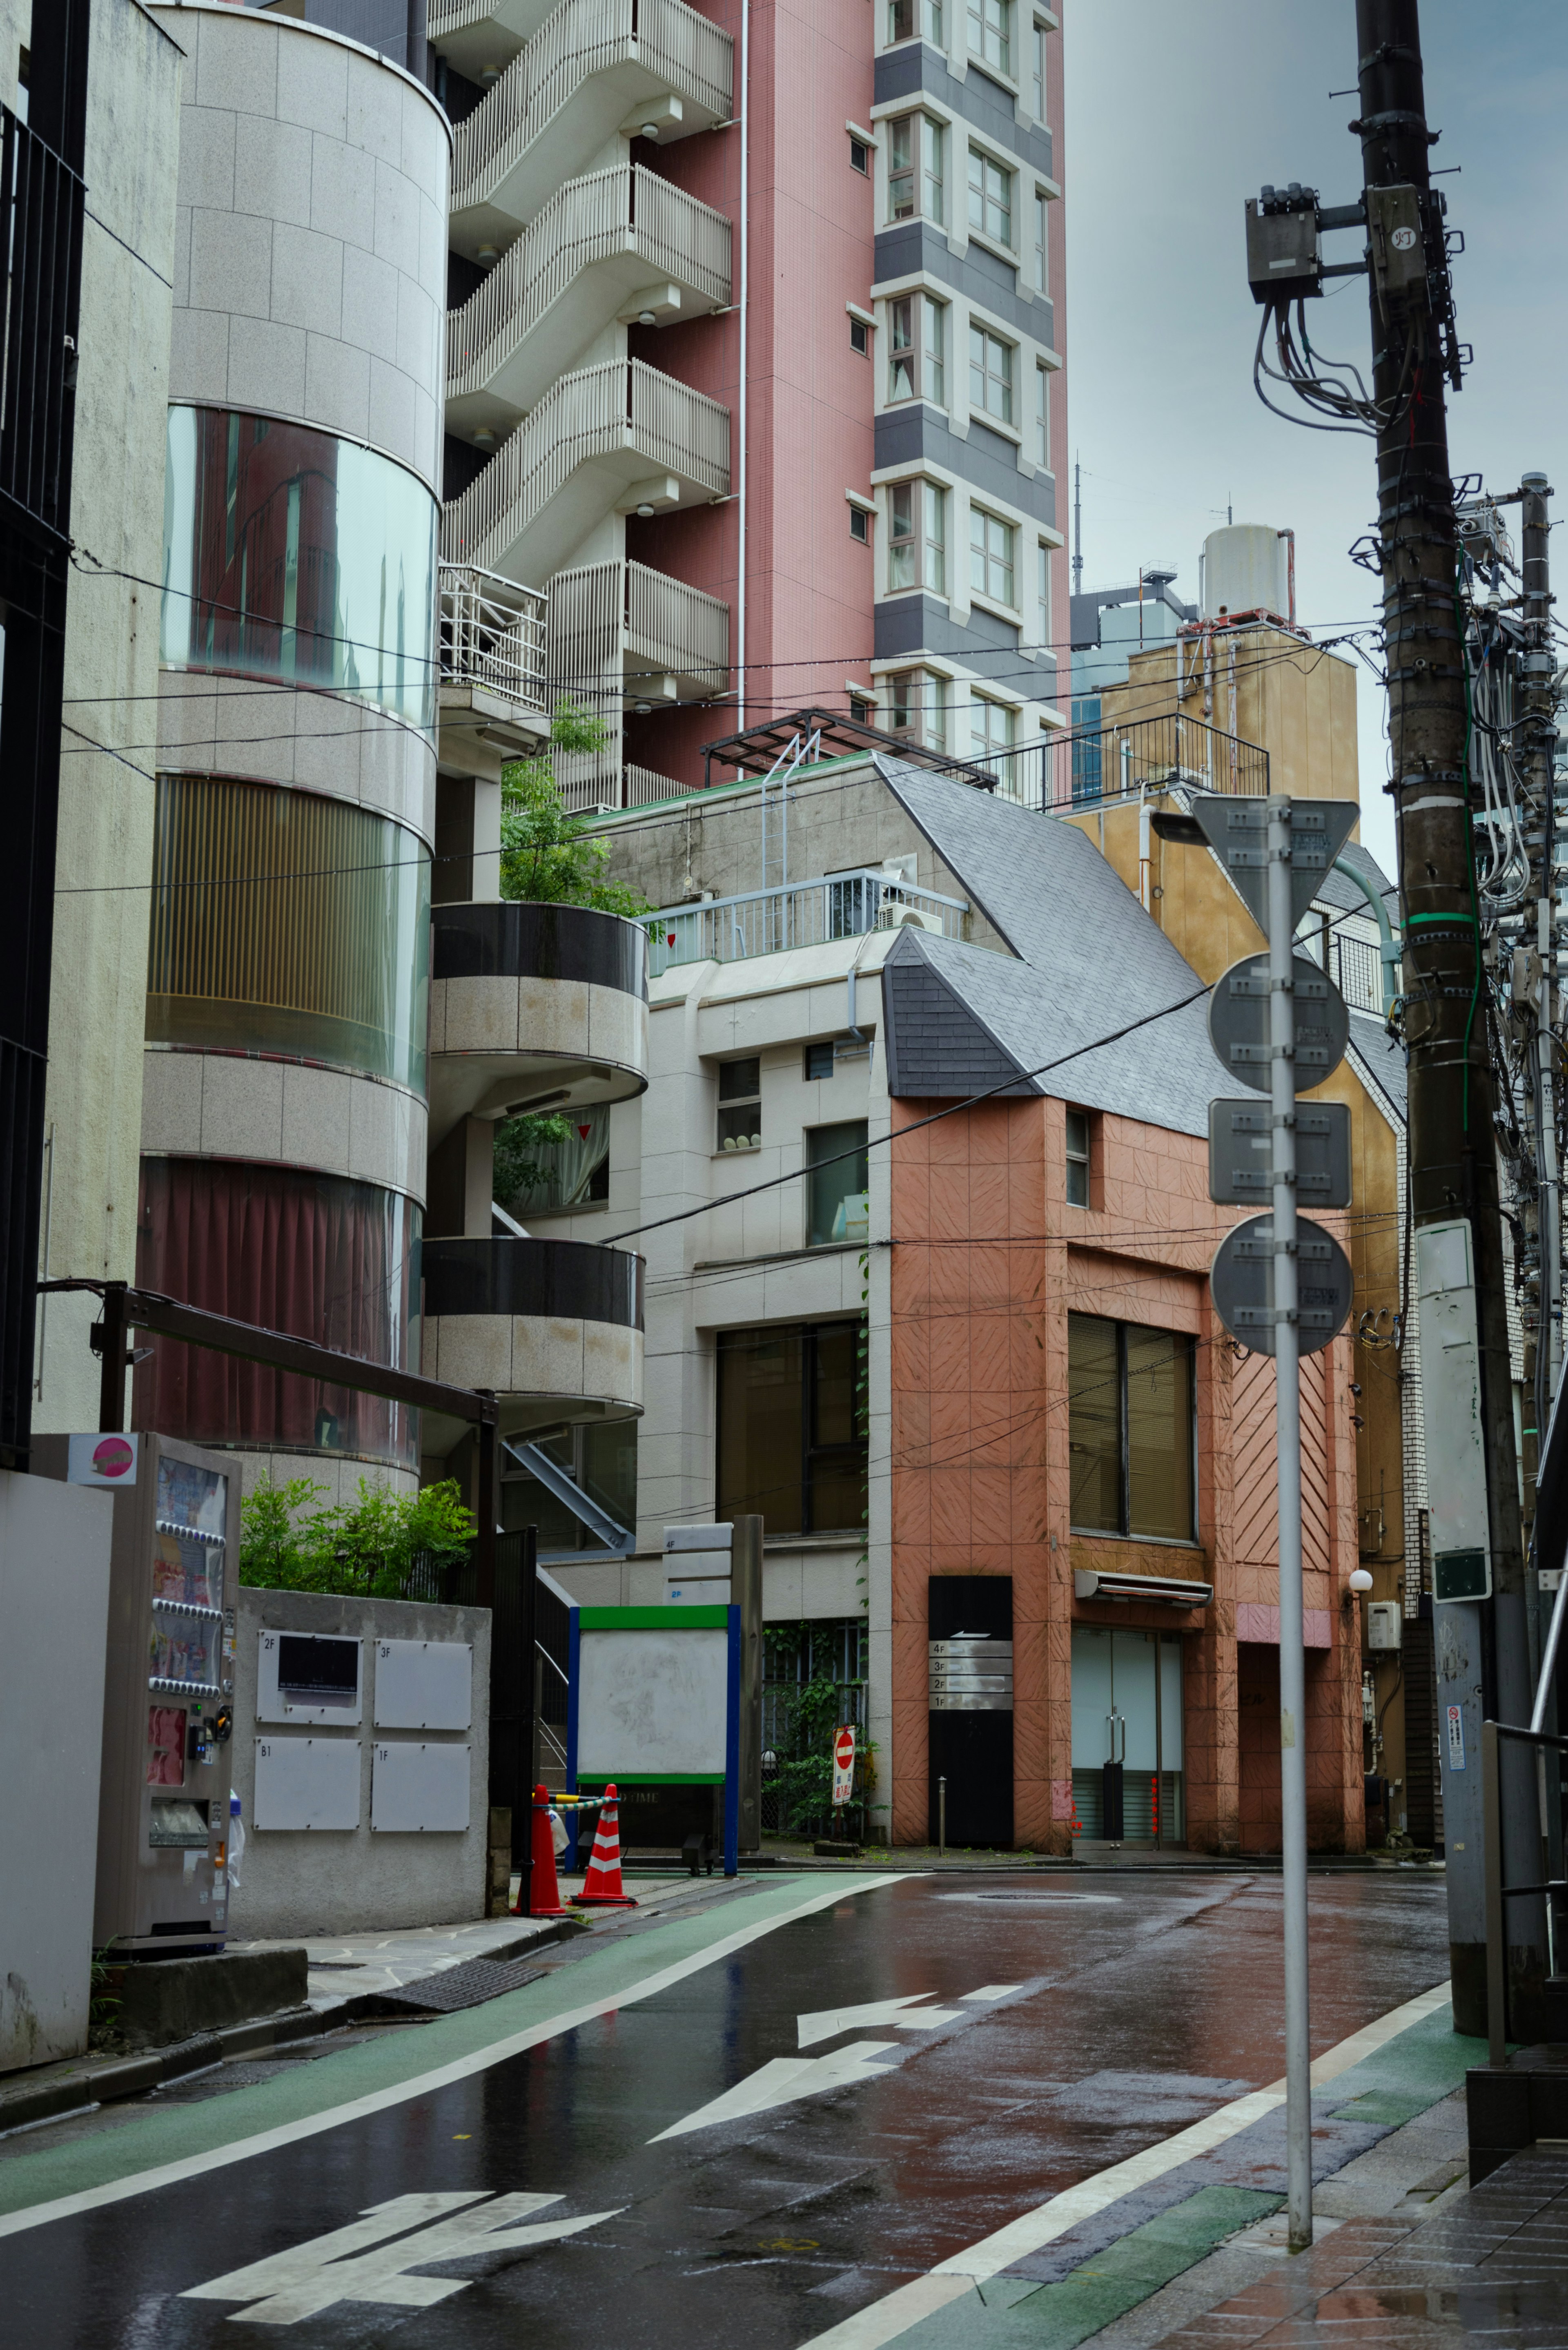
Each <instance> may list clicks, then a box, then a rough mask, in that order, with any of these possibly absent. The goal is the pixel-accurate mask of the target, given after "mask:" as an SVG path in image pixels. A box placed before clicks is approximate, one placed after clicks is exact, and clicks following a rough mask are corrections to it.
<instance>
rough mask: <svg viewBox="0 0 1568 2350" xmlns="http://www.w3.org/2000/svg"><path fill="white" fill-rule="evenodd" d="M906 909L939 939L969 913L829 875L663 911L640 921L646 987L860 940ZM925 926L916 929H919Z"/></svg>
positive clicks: (857, 876) (863, 876) (868, 878)
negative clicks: (693, 967) (794, 950)
mask: <svg viewBox="0 0 1568 2350" xmlns="http://www.w3.org/2000/svg"><path fill="white" fill-rule="evenodd" d="M904 906H909V907H913V908H914V910H916V912H917V913H919V914H921V915H923V916H924V917H925V923H926V924H928V925H929V926H930V927H932V928H938V929H940V931H941V934H942V936H943V937H944V938H949V939H961V938H962V936H963V926H964V918H965V916H966V915H967V914H968V912H969V907H968V905H967V903H966V902H965V900H964V899H961V898H943V897H940V896H939V895H938V893H937V892H936V891H935V890H934V889H915V888H914V887H913V886H912V884H910V883H909V882H907V881H896V880H892V879H889V878H888V875H887V874H886V873H878V872H876V871H873V870H867V871H864V872H860V873H836V874H835V875H834V876H833V879H831V880H830V881H826V880H825V881H792V882H789V883H787V884H786V885H785V886H784V888H783V889H749V890H746V891H744V892H742V895H741V896H739V897H735V898H714V899H710V901H709V903H708V904H707V905H705V906H667V907H665V908H664V910H662V911H661V912H660V913H657V914H649V916H648V917H647V928H648V936H649V949H648V971H649V978H650V979H657V977H658V976H659V972H662V971H668V970H669V969H670V965H671V963H678V962H748V961H749V960H750V959H751V958H752V957H753V955H769V954H782V953H784V951H785V950H786V949H788V948H790V947H815V946H822V945H825V944H826V943H827V941H830V940H833V939H854V938H863V937H864V936H865V935H866V933H867V931H874V930H876V929H877V928H878V927H880V926H882V925H883V924H884V923H885V922H886V920H888V918H890V917H891V916H893V915H894V914H895V912H896V910H897V909H898V908H899V907H904ZM924 926H925V925H922V927H924Z"/></svg>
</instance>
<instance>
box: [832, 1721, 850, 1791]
mask: <svg viewBox="0 0 1568 2350" xmlns="http://www.w3.org/2000/svg"><path fill="white" fill-rule="evenodd" d="M854 1778H855V1732H854V1731H853V1730H851V1729H847V1728H846V1729H844V1730H836V1731H834V1733H833V1802H834V1808H835V1809H837V1808H838V1806H839V1805H840V1804H846V1803H847V1802H848V1801H849V1789H850V1786H851V1784H852V1783H853V1781H854Z"/></svg>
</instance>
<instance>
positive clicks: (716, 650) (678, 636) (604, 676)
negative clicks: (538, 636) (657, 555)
mask: <svg viewBox="0 0 1568 2350" xmlns="http://www.w3.org/2000/svg"><path fill="white" fill-rule="evenodd" d="M550 606H551V617H550V646H549V668H550V675H551V678H552V679H553V681H555V686H556V691H559V692H563V693H573V694H576V695H578V696H580V697H581V698H582V699H584V700H586V701H588V702H590V706H591V707H594V708H600V707H604V706H607V705H608V704H609V703H610V701H611V697H612V696H613V695H614V694H615V693H617V692H618V693H620V694H621V695H622V696H623V697H624V699H625V700H626V701H627V702H681V701H689V700H691V699H693V698H695V697H697V696H700V695H704V694H715V693H721V692H722V691H723V689H724V687H725V685H726V684H727V683H728V682H729V676H730V608H729V606H728V604H726V603H725V602H724V601H723V600H722V598H720V597H718V596H710V595H707V594H706V593H705V592H704V591H703V590H702V589H701V587H688V586H687V584H686V582H685V581H684V580H683V579H671V578H670V577H669V575H668V574H667V573H666V572H663V571H654V570H651V569H650V568H649V566H648V565H647V564H646V563H615V562H611V563H587V564H583V565H581V566H580V567H578V568H577V569H576V570H573V571H558V572H557V573H556V577H555V578H554V579H553V580H552V581H551V583H550Z"/></svg>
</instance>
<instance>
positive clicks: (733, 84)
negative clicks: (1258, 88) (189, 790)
mask: <svg viewBox="0 0 1568 2350" xmlns="http://www.w3.org/2000/svg"><path fill="white" fill-rule="evenodd" d="M300 5H302V7H303V12H304V14H305V15H306V16H310V17H312V18H317V17H319V18H322V19H324V20H327V21H330V22H341V23H342V25H343V26H344V28H345V29H353V30H355V31H357V32H358V34H359V37H361V38H376V37H381V38H383V39H384V41H385V42H386V44H387V45H388V46H389V47H390V48H391V49H392V51H393V52H394V53H398V54H400V55H402V56H404V57H407V59H408V61H409V62H410V64H412V63H413V62H414V51H413V50H412V49H410V46H409V44H410V36H409V34H408V31H407V26H409V25H411V24H412V23H413V21H414V14H415V13H418V12H413V13H410V12H405V11H404V10H403V9H402V8H401V6H398V7H395V8H388V9H387V10H385V11H384V12H383V13H384V14H385V16H386V17H387V24H386V26H385V27H384V30H383V33H382V35H380V36H378V35H377V34H375V33H374V32H372V31H370V30H369V29H367V28H368V27H369V11H368V9H367V6H366V0H300ZM351 8H352V11H353V15H354V22H353V25H352V26H350V25H349V22H348V18H349V13H350V9H351ZM423 22H424V31H425V36H426V40H427V42H428V47H427V48H426V50H425V52H424V65H425V70H426V72H427V73H428V76H429V78H430V80H431V86H432V87H433V88H435V90H436V91H437V92H438V94H439V95H440V97H441V100H442V103H443V105H444V106H445V108H446V109H447V112H448V114H449V116H450V118H451V120H452V123H453V126H454V147H453V163H452V204H451V240H452V260H451V269H450V281H449V286H450V290H449V300H450V305H451V309H450V317H449V321H448V360H447V370H446V445H445V454H444V461H443V496H444V500H445V509H444V514H443V519H442V552H443V555H444V556H445V557H446V558H447V559H448V561H449V562H452V563H453V564H462V565H468V566H472V567H474V568H475V569H476V570H477V571H481V572H485V573H490V574H499V575H503V576H504V577H505V578H507V579H510V580H513V581H516V582H520V583H524V584H525V585H526V586H528V587H532V588H535V589H538V590H541V591H547V593H548V597H549V604H550V621H549V627H550V641H551V656H550V670H551V679H552V687H553V690H554V691H557V692H562V691H564V692H569V693H570V694H572V695H573V696H574V698H576V699H577V700H579V701H581V702H585V703H587V705H588V706H589V707H590V708H592V709H593V710H594V711H595V712H597V714H598V716H599V717H600V719H601V720H602V722H603V724H604V728H605V737H606V739H605V742H604V745H603V747H602V749H601V750H600V751H599V752H598V753H597V754H592V755H585V756H579V757H577V758H576V759H574V760H572V761H568V762H565V763H563V768H562V774H563V780H564V782H565V784H566V790H567V794H568V797H569V799H570V801H571V802H572V803H573V804H574V805H576V806H580V807H593V806H597V807H618V806H636V805H640V804H643V803H645V802H648V801H652V800H663V799H669V798H671V797H676V796H679V795H680V794H682V793H683V792H686V791H688V790H691V789H694V788H697V787H699V786H700V785H702V784H703V783H705V782H708V781H725V780H728V769H727V768H726V766H725V764H724V763H723V761H722V759H721V760H719V761H718V762H716V763H714V764H712V765H711V766H709V765H707V764H705V762H704V760H703V758H702V756H701V750H702V746H703V745H704V744H705V743H711V742H713V741H715V740H718V739H722V738H723V737H726V736H728V735H730V734H732V733H735V732H737V731H739V730H742V729H744V728H745V727H747V726H749V725H753V724H755V723H759V722H761V721H764V720H768V719H772V718H774V717H775V716H776V715H778V714H780V713H781V712H790V711H793V710H795V709H797V708H799V707H802V706H806V705H810V706H817V707H823V708H826V709H828V710H830V711H832V712H836V713H839V714H842V715H846V716H850V717H854V718H857V719H859V720H862V721H865V722H867V723H871V724H874V725H876V726H877V727H879V728H881V729H884V730H886V731H888V732H891V733H895V734H898V735H899V736H901V737H905V738H908V739H910V740H912V741H914V742H917V743H921V744H928V745H930V746H932V747H936V748H943V749H946V750H949V751H950V752H952V753H954V754H959V755H962V756H969V755H971V754H979V755H986V756H991V755H994V754H1005V753H1007V752H1009V751H1012V750H1020V749H1028V748H1031V747H1033V745H1034V744H1036V743H1038V740H1039V737H1040V733H1041V732H1042V730H1043V729H1044V728H1046V727H1049V726H1051V725H1054V723H1056V722H1057V716H1058V691H1057V646H1056V642H1055V640H1056V639H1057V637H1058V636H1059V635H1060V636H1061V637H1062V638H1063V639H1064V638H1065V634H1066V631H1065V629H1060V630H1059V629H1057V627H1056V625H1055V619H1054V615H1055V614H1056V613H1057V612H1058V611H1060V612H1061V613H1063V614H1065V611H1066V570H1065V556H1064V552H1063V536H1062V531H1061V528H1060V526H1059V522H1058V515H1057V504H1056V488H1055V484H1056V479H1057V476H1058V474H1059V473H1061V471H1062V467H1063V464H1064V452H1065V448H1066V433H1067V421H1066V403H1065V397H1064V376H1063V354H1064V324H1063V308H1062V288H1063V276H1064V238H1063V229H1062V217H1061V215H1062V205H1061V169H1060V147H1061V140H1062V77H1061V64H1060V60H1061V47H1060V25H1059V16H1058V14H1057V13H1056V12H1054V11H1053V10H1052V9H1050V8H1047V7H1045V6H1044V5H1034V0H967V5H966V0H872V5H871V6H870V7H869V8H867V9H858V8H857V9H852V10H848V11H846V10H844V9H843V8H841V7H833V6H830V5H826V0H811V5H808V6H806V7H805V8H801V9H795V10H792V11H787V12H786V11H784V10H780V9H771V8H759V7H753V6H752V5H750V0H700V5H686V0H639V5H638V7H637V10H636V12H635V14H634V12H633V8H632V5H631V0H612V5H610V6H609V11H608V14H606V12H605V5H604V0H560V5H556V7H555V8H553V9H552V8H550V7H548V6H546V5H544V0H539V5H527V6H523V7H518V6H516V5H512V0H429V5H428V9H426V10H425V11H424V16H423ZM414 46H415V48H417V47H418V44H417V42H416V43H415V45H414ZM415 69H416V70H418V69H419V68H418V66H417V65H416V66H415ZM1061 650H1062V653H1063V655H1065V644H1063V646H1062V647H1061ZM1063 714H1064V713H1063ZM1019 764H1020V766H1021V767H1022V766H1023V763H1022V762H1021V763H1019ZM445 772H446V767H445V760H444V757H443V774H444V773H445ZM1003 773H1004V776H1006V777H1007V778H1009V779H1010V778H1011V774H1012V765H1011V763H1008V762H1007V761H1006V760H1005V759H1004V760H1003ZM453 779H454V781H455V780H456V776H455V771H454V777H453ZM454 805H455V801H454ZM481 805H482V806H483V795H482V802H481ZM463 806H464V807H465V808H466V806H467V803H466V801H465V802H464V803H463ZM461 820H462V821H463V822H466V821H467V817H466V816H463V817H462V819H461Z"/></svg>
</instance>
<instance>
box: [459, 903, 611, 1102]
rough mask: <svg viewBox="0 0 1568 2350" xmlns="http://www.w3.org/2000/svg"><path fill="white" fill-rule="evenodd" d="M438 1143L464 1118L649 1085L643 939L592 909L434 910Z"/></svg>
mask: <svg viewBox="0 0 1568 2350" xmlns="http://www.w3.org/2000/svg"><path fill="white" fill-rule="evenodd" d="M647 1084H648V941H647V938H646V936H645V935H644V933H643V931H642V930H641V928H640V926H639V924H638V923H636V922H630V921H627V920H624V919H623V918H622V917H621V916H620V915H619V914H601V913H599V912H597V910H594V909H593V908H591V907H588V906H555V905H537V904H534V903H532V902H529V901H522V902H519V901H514V900H511V899H503V900H500V901H498V902H493V903H488V904H461V905H447V906H437V907H435V908H434V909H433V910H432V912H431V1064H430V1090H431V1141H432V1143H435V1142H439V1141H440V1140H441V1139H442V1137H443V1136H444V1135H446V1134H448V1133H449V1132H450V1131H451V1129H452V1127H453V1126H454V1125H455V1124H456V1123H457V1121H458V1119H459V1118H499V1117H502V1116H504V1115H505V1114H507V1113H508V1112H512V1111H515V1110H523V1109H562V1110H567V1109H576V1108H577V1107H583V1106H589V1105H593V1104H597V1103H604V1102H614V1101H625V1100H627V1099H628V1098H629V1097H631V1096H632V1095H633V1094H639V1093H641V1092H642V1091H643V1090H644V1088H645V1087H646V1086H647Z"/></svg>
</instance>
